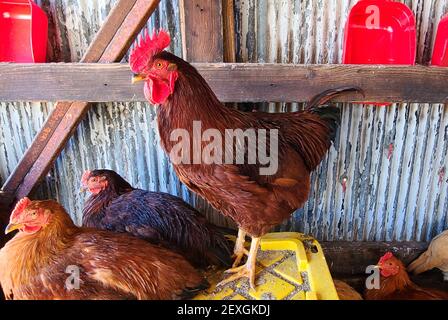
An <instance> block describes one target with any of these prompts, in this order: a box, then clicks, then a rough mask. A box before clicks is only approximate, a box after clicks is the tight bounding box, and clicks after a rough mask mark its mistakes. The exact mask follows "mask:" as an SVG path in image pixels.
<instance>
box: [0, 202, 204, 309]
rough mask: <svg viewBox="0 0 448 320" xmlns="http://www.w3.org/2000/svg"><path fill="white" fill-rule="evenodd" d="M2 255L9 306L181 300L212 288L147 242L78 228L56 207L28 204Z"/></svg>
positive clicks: (0, 275) (15, 216)
mask: <svg viewBox="0 0 448 320" xmlns="http://www.w3.org/2000/svg"><path fill="white" fill-rule="evenodd" d="M17 229H18V230H19V233H18V234H17V235H16V236H15V237H14V238H13V239H12V240H11V241H9V242H8V243H7V244H6V246H5V247H4V248H3V249H2V250H0V283H1V286H2V288H3V291H4V293H5V296H6V297H7V299H19V300H28V299H31V300H55V299H57V300H61V299H70V300H72V299H76V300H78V299H81V300H84V299H108V300H109V299H113V300H116V299H150V300H152V299H179V298H187V297H191V296H193V295H194V294H196V293H197V291H199V290H201V289H203V288H205V287H206V283H205V281H204V280H203V278H202V277H201V276H200V275H199V274H198V273H197V272H196V271H195V270H194V269H193V267H192V266H191V265H190V264H189V263H188V262H187V261H186V260H185V259H184V258H183V257H182V256H180V255H178V254H175V253H173V252H170V251H169V250H166V249H163V248H161V247H157V246H153V245H151V244H149V243H147V242H145V241H143V240H139V239H137V238H134V237H131V236H128V235H125V234H115V233H112V232H107V231H97V230H94V229H85V228H78V227H76V226H75V225H74V224H73V222H72V221H71V219H70V217H69V216H68V214H67V213H66V211H65V210H64V208H63V207H62V206H61V205H60V204H58V203H57V202H55V201H33V202H31V201H30V200H29V199H27V198H24V199H22V200H21V201H20V202H19V203H18V204H17V206H16V209H15V210H14V211H13V213H12V215H11V218H10V224H9V225H8V227H7V229H6V232H7V233H9V232H11V231H13V230H17Z"/></svg>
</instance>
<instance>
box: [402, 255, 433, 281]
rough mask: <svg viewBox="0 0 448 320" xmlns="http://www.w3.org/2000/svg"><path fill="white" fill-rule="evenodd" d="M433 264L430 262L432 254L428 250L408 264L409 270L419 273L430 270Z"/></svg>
mask: <svg viewBox="0 0 448 320" xmlns="http://www.w3.org/2000/svg"><path fill="white" fill-rule="evenodd" d="M432 268H433V266H431V263H430V256H429V254H428V251H426V252H425V253H423V254H422V255H421V256H420V257H418V258H417V259H416V260H415V261H414V262H412V263H411V264H410V265H409V266H408V268H407V269H408V271H409V272H411V273H413V274H415V275H417V274H420V273H423V272H426V271H428V270H431V269H432Z"/></svg>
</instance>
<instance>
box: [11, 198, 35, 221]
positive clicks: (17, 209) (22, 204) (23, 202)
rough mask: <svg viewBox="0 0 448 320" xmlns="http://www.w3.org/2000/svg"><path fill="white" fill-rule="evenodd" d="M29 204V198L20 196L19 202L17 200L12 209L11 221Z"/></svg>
mask: <svg viewBox="0 0 448 320" xmlns="http://www.w3.org/2000/svg"><path fill="white" fill-rule="evenodd" d="M30 204H31V200H30V199H29V198H27V197H25V198H22V199H21V200H20V201H19V202H17V204H16V206H15V208H14V210H13V211H12V213H11V221H13V220H14V219H16V218H17V217H18V216H20V214H21V213H22V212H23V210H25V209H26V207H28V206H29V205H30Z"/></svg>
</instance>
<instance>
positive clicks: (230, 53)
mask: <svg viewBox="0 0 448 320" xmlns="http://www.w3.org/2000/svg"><path fill="white" fill-rule="evenodd" d="M222 26H223V51H224V62H230V63H235V62H236V39H235V36H236V32H235V10H234V4H233V0H222Z"/></svg>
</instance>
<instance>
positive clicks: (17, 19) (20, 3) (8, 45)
mask: <svg viewBox="0 0 448 320" xmlns="http://www.w3.org/2000/svg"><path fill="white" fill-rule="evenodd" d="M47 33H48V19H47V16H46V15H45V13H44V11H43V10H42V9H41V8H39V6H37V5H36V4H35V3H34V2H33V1H31V0H0V62H45V61H46V54H47Z"/></svg>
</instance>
